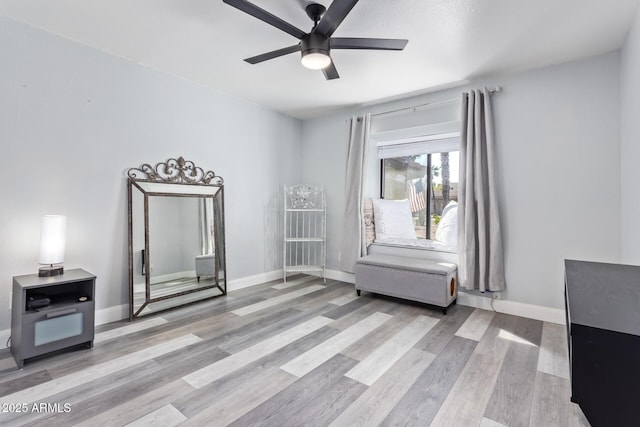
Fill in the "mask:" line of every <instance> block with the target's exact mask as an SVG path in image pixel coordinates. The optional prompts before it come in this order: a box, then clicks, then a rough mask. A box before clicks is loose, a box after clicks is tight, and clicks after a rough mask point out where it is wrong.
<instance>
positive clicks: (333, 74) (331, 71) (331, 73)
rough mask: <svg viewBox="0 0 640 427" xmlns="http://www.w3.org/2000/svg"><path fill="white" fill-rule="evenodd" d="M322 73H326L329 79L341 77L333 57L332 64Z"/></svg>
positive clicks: (325, 75)
mask: <svg viewBox="0 0 640 427" xmlns="http://www.w3.org/2000/svg"><path fill="white" fill-rule="evenodd" d="M322 74H324V77H325V78H326V79H327V80H333V79H339V78H340V74H338V70H336V66H335V65H334V64H333V59H331V64H329V65H327V66H326V67H325V68H323V69H322Z"/></svg>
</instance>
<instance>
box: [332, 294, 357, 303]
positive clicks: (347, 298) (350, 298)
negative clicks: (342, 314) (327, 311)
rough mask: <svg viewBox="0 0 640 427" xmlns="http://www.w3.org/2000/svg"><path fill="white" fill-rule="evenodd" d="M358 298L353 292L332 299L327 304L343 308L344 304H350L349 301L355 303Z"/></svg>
mask: <svg viewBox="0 0 640 427" xmlns="http://www.w3.org/2000/svg"><path fill="white" fill-rule="evenodd" d="M358 298H359V296H358V295H357V294H356V293H355V292H349V293H348V294H346V295H343V296H340V297H338V298H334V299H332V300H331V301H329V304H333V305H338V306H343V305H345V304H348V303H350V302H351V301H355V300H356V299H358Z"/></svg>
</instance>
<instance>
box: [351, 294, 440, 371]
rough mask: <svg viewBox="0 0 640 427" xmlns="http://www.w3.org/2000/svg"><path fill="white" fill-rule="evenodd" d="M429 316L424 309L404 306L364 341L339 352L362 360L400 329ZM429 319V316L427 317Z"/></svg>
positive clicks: (427, 311)
mask: <svg viewBox="0 0 640 427" xmlns="http://www.w3.org/2000/svg"><path fill="white" fill-rule="evenodd" d="M428 314H430V312H429V310H426V309H425V308H424V307H414V306H411V305H406V306H404V307H402V308H401V309H400V310H398V311H396V312H394V314H393V317H392V318H391V319H389V320H388V321H386V322H384V324H382V325H381V326H380V327H379V328H377V329H376V330H375V331H373V332H371V333H370V334H368V335H367V339H366V340H359V341H356V342H355V343H353V344H351V345H350V346H349V347H347V348H345V349H344V350H343V351H341V353H342V354H344V355H345V356H349V357H351V358H352V359H356V360H360V361H362V360H364V359H366V358H367V357H368V356H369V355H370V354H371V353H372V352H373V351H375V350H376V349H377V348H378V347H379V346H381V345H383V344H384V343H385V342H386V341H387V340H389V339H391V337H393V336H394V335H395V334H396V333H397V332H398V331H399V330H400V329H402V328H403V327H405V326H406V325H407V324H409V323H411V322H412V321H414V320H415V319H416V318H418V316H423V315H428ZM429 317H430V316H429Z"/></svg>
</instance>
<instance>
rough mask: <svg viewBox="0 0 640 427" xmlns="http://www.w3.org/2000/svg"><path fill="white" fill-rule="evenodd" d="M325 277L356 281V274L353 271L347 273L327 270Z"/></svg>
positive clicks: (350, 281)
mask: <svg viewBox="0 0 640 427" xmlns="http://www.w3.org/2000/svg"><path fill="white" fill-rule="evenodd" d="M326 276H327V279H331V280H339V281H341V282H346V283H356V276H355V274H353V273H347V272H346V271H338V270H327V271H326Z"/></svg>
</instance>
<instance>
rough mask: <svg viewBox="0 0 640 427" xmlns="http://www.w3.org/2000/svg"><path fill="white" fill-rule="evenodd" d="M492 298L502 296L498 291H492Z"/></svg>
mask: <svg viewBox="0 0 640 427" xmlns="http://www.w3.org/2000/svg"><path fill="white" fill-rule="evenodd" d="M491 296H492V297H493V299H500V298H501V297H502V295H500V292H494V293H493V294H492V295H491Z"/></svg>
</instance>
